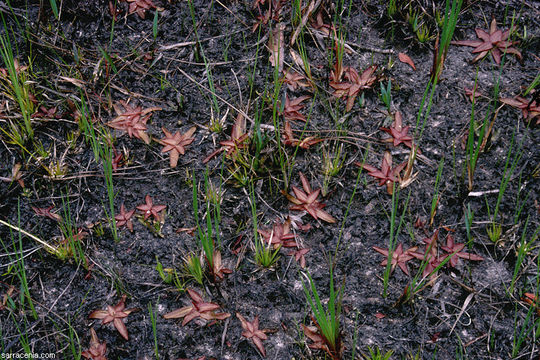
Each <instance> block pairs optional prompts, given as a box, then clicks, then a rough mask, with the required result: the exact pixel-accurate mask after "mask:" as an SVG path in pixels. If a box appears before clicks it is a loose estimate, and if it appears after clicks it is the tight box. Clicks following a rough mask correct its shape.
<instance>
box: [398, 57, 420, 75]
mask: <svg viewBox="0 0 540 360" xmlns="http://www.w3.org/2000/svg"><path fill="white" fill-rule="evenodd" d="M398 58H399V61H401V62H402V63H405V64H407V65H409V66H410V67H412V69H413V70H415V71H416V66H415V65H414V62H413V61H412V59H411V58H410V57H409V55H407V54H405V53H402V52H400V53H399V54H398Z"/></svg>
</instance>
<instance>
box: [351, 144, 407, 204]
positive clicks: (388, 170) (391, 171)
mask: <svg viewBox="0 0 540 360" xmlns="http://www.w3.org/2000/svg"><path fill="white" fill-rule="evenodd" d="M354 164H355V165H356V166H359V167H362V168H364V170H367V171H368V175H370V176H373V177H374V178H376V179H378V180H379V186H383V185H386V191H387V192H388V194H389V195H392V193H393V191H394V190H393V189H394V183H399V182H400V176H399V173H400V172H401V170H403V169H404V168H405V166H407V162H404V163H401V164H399V165H398V166H396V167H392V154H391V153H390V152H389V151H386V152H385V153H384V157H383V160H382V163H381V168H380V169H377V168H376V167H375V166H371V165H367V164H363V163H359V162H355V163H354Z"/></svg>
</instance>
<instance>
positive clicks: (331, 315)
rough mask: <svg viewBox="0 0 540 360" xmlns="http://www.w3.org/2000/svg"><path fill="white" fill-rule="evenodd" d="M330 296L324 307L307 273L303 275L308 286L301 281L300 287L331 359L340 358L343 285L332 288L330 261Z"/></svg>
mask: <svg viewBox="0 0 540 360" xmlns="http://www.w3.org/2000/svg"><path fill="white" fill-rule="evenodd" d="M329 267H330V294H329V296H330V297H329V300H328V305H327V306H326V309H325V307H324V306H323V304H322V301H321V298H320V296H319V293H318V292H317V288H316V286H315V283H314V282H313V279H312V278H311V275H310V274H309V272H307V273H306V274H305V276H306V277H307V279H308V282H309V283H308V284H306V283H305V282H304V280H303V279H302V287H303V288H304V293H305V295H306V300H307V302H308V304H309V307H310V309H311V311H312V312H313V314H314V315H315V319H314V320H315V323H316V325H317V328H318V329H319V331H320V335H321V336H322V337H323V338H324V342H325V344H326V346H327V349H326V350H327V352H328V353H329V355H330V356H331V357H332V358H333V359H339V358H340V357H341V352H342V347H341V332H340V316H341V302H342V297H343V285H342V286H341V287H340V288H339V289H338V290H336V288H335V287H334V272H333V264H332V260H330V265H329Z"/></svg>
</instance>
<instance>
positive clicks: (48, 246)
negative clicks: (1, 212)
mask: <svg viewBox="0 0 540 360" xmlns="http://www.w3.org/2000/svg"><path fill="white" fill-rule="evenodd" d="M0 224H2V225H5V226H7V227H9V228H11V229H13V230H15V231H18V232H20V233H21V234H24V235H26V236H28V237H29V238H31V239H32V240H34V241H37V242H38V243H40V244H41V245H43V246H45V247H46V248H48V249H49V250H51V251H52V252H53V253H54V254H56V253H57V252H58V250H57V249H56V248H55V247H54V246H52V245H49V244H47V243H46V242H45V241H43V240H41V239H40V238H38V237H37V236H34V235H32V234H30V233H29V232H27V231H25V230H23V229H21V228H20V227H18V226H15V225H11V224H10V223H7V222H5V221H3V220H0Z"/></svg>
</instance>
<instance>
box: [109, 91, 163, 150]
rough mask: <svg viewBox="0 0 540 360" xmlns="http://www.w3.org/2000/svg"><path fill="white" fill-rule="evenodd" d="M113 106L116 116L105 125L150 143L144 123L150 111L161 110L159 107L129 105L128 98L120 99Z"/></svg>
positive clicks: (148, 117)
mask: <svg viewBox="0 0 540 360" xmlns="http://www.w3.org/2000/svg"><path fill="white" fill-rule="evenodd" d="M113 107H114V111H115V112H116V115H117V116H116V117H115V118H114V119H113V120H112V121H111V122H109V123H107V125H108V126H110V127H112V128H113V129H116V130H121V131H125V132H127V134H128V135H129V137H130V138H131V137H136V138H137V139H141V140H142V141H144V142H145V143H146V144H150V137H149V136H148V134H147V133H146V130H147V127H146V123H147V121H148V119H150V116H152V114H151V112H152V111H156V110H161V108H158V107H153V108H148V109H143V108H142V107H141V106H134V105H131V104H130V103H129V100H128V101H124V100H120V101H119V102H118V104H115V105H114V106H113Z"/></svg>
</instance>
